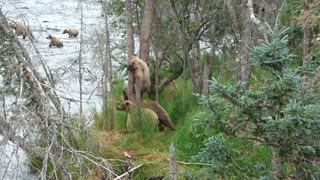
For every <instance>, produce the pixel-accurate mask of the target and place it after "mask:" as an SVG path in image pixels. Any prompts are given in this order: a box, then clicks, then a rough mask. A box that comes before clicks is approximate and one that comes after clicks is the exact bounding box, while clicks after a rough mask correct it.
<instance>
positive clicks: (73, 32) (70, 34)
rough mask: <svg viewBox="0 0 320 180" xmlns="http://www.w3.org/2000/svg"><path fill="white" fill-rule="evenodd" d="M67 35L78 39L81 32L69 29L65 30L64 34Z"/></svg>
mask: <svg viewBox="0 0 320 180" xmlns="http://www.w3.org/2000/svg"><path fill="white" fill-rule="evenodd" d="M66 33H68V34H69V38H72V37H77V36H78V34H79V31H78V30H77V29H76V28H69V29H65V30H64V31H63V33H62V34H66Z"/></svg>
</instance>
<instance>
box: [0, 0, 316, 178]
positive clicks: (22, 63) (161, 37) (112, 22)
mask: <svg viewBox="0 0 320 180" xmlns="http://www.w3.org/2000/svg"><path fill="white" fill-rule="evenodd" d="M57 3H59V2H57ZM78 3H79V12H80V15H81V17H80V19H81V21H80V22H81V26H80V31H81V30H82V29H81V28H82V27H83V26H82V25H83V23H84V22H83V18H82V15H83V14H82V9H83V7H84V6H85V5H86V3H88V2H86V1H84V0H80V1H78ZM94 3H97V4H99V5H100V6H101V17H103V20H104V21H103V22H104V23H103V25H104V26H103V28H101V29H100V31H99V32H101V33H97V34H96V37H97V38H92V39H94V40H95V43H94V44H95V47H96V49H97V53H96V55H97V56H98V59H99V61H100V63H101V66H100V67H101V70H102V72H103V75H102V76H101V77H100V78H99V81H101V87H100V88H101V92H102V95H103V98H102V99H103V108H102V110H101V111H100V110H98V109H97V110H96V112H94V113H93V116H92V118H89V117H90V115H89V114H85V113H84V109H83V106H82V104H83V99H82V98H83V97H82V94H83V93H82V92H83V90H82V88H83V87H84V86H83V85H82V84H83V82H84V79H83V78H82V77H83V76H82V75H83V73H84V72H85V70H86V69H85V68H83V67H84V64H85V63H84V62H87V61H89V60H90V59H88V57H86V56H83V53H84V51H85V49H86V48H85V47H86V46H87V45H88V44H89V43H88V41H84V39H83V37H84V36H83V35H82V34H80V37H78V38H79V44H80V47H79V53H78V56H77V57H76V59H77V60H76V61H75V63H76V64H77V67H78V72H77V73H78V77H79V78H78V79H79V89H80V90H79V91H80V93H79V100H78V104H79V113H78V115H76V116H74V115H70V114H69V113H68V112H66V110H65V109H64V107H63V105H62V104H61V101H60V99H61V98H63V97H61V96H59V95H58V94H57V93H56V88H55V81H57V80H56V79H55V77H53V76H52V73H51V72H50V67H48V66H47V65H46V64H45V63H44V62H41V61H40V65H41V66H42V67H43V69H44V72H45V73H44V77H42V74H39V72H37V70H36V68H35V67H34V65H33V64H34V62H33V59H32V58H31V57H30V56H29V52H28V50H27V49H26V47H25V44H23V43H21V41H24V40H22V38H20V37H17V36H16V35H15V34H14V32H13V31H12V29H11V28H10V27H9V22H10V21H12V19H8V18H6V16H5V14H3V13H2V12H1V14H0V20H1V22H0V34H1V36H0V38H1V41H0V52H1V55H0V58H1V64H0V66H1V71H0V75H1V77H2V84H1V95H2V100H1V102H2V104H3V106H2V109H1V111H2V112H1V118H0V134H1V135H2V136H3V140H2V141H3V142H4V143H9V142H12V143H14V144H16V145H17V147H19V148H21V149H22V150H23V151H24V152H26V154H27V156H28V159H27V160H26V163H27V164H28V167H30V168H31V169H32V173H33V174H34V175H35V176H37V177H38V178H41V179H51V178H54V179H61V178H63V179H74V178H83V177H87V178H92V179H95V178H106V179H114V178H119V179H120V178H121V177H122V175H123V176H127V177H129V178H132V179H156V178H160V179H163V178H168V177H170V179H215V178H217V179H251V178H264V179H290V178H292V179H319V178H320V168H319V167H320V164H319V163H320V162H319V158H320V146H319V144H320V142H319V141H320V139H319V138H318V137H319V135H320V119H319V114H320V113H319V112H320V104H319V98H320V96H319V89H318V88H319V83H318V80H319V75H320V74H319V67H318V66H319V52H320V51H319V47H320V41H319V39H320V36H319V23H320V9H319V7H320V2H318V1H312V0H269V1H264V0H239V1H231V0H202V1H199V0H177V1H174V0H166V1H155V0H144V1H143V0H126V1H120V0H110V1H97V2H94ZM110 17H117V18H110ZM110 27H113V28H118V29H122V30H125V32H124V34H123V37H122V39H123V41H121V43H120V44H118V43H114V42H112V41H111V40H110V32H109V30H110ZM27 40H28V41H30V42H32V43H31V45H30V44H29V45H30V46H33V47H36V46H34V44H35V43H36V41H34V40H32V39H31V38H30V39H27ZM115 49H116V50H115ZM115 51H122V52H126V55H125V56H121V57H116V56H115V55H114V53H115ZM37 53H38V54H41V52H40V51H39V52H37ZM134 54H137V55H139V57H140V58H141V59H143V60H144V61H146V62H147V63H149V64H150V69H151V72H152V73H151V82H152V83H151V91H150V93H149V94H147V95H145V96H144V97H143V99H144V100H146V99H152V100H155V101H158V102H159V103H160V104H161V105H162V106H163V107H164V108H165V109H166V110H167V112H168V113H169V116H170V118H171V120H172V121H173V123H174V124H175V125H176V131H170V130H168V129H166V130H165V131H163V132H155V131H151V130H150V129H151V128H149V127H148V126H147V125H146V126H141V128H139V129H137V130H136V131H135V132H132V133H125V132H124V131H125V128H126V127H125V123H126V115H127V114H126V113H124V112H120V111H116V110H115V107H116V105H117V104H118V103H120V102H121V101H122V100H121V96H122V91H123V90H124V89H125V88H126V81H127V80H128V81H129V84H130V80H131V79H130V75H129V78H128V76H127V73H126V72H127V71H126V68H127V65H128V60H129V59H130V58H131V56H132V55H134ZM128 89H130V87H128ZM7 97H14V99H15V101H14V103H13V104H12V105H11V106H10V107H8V105H7V104H6V101H5V100H6V98H7ZM64 99H65V98H64ZM69 101H74V99H69ZM170 145H172V146H171V154H170V153H169V146H170ZM173 147H174V148H173ZM174 149H175V153H174V152H173V150H174ZM124 152H125V153H124ZM124 154H129V155H130V156H131V158H128V156H124ZM126 172H130V173H127V174H126Z"/></svg>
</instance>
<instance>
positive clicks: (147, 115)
mask: <svg viewBox="0 0 320 180" xmlns="http://www.w3.org/2000/svg"><path fill="white" fill-rule="evenodd" d="M117 110H119V111H125V112H127V113H128V117H127V123H126V126H127V130H128V131H129V132H130V131H132V130H133V120H134V119H133V118H134V114H133V113H136V112H137V108H136V105H135V104H134V103H133V102H131V101H129V100H127V101H124V102H123V103H121V104H120V105H118V106H117ZM141 115H142V119H143V120H145V119H146V120H151V121H152V122H153V123H154V125H155V126H159V120H158V116H157V114H156V113H155V112H153V111H152V110H150V109H148V108H141Z"/></svg>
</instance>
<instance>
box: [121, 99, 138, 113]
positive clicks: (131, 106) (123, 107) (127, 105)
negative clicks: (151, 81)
mask: <svg viewBox="0 0 320 180" xmlns="http://www.w3.org/2000/svg"><path fill="white" fill-rule="evenodd" d="M134 108H135V105H134V104H133V102H131V101H129V100H127V101H124V102H123V103H121V104H119V105H118V106H117V110H119V111H125V112H131V110H133V109H134Z"/></svg>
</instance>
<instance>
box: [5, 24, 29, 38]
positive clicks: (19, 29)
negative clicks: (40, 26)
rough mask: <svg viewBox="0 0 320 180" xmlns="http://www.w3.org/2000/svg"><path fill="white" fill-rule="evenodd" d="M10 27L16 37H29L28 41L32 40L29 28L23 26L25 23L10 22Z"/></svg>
mask: <svg viewBox="0 0 320 180" xmlns="http://www.w3.org/2000/svg"><path fill="white" fill-rule="evenodd" d="M9 25H10V27H11V28H12V29H14V31H15V34H16V35H17V36H20V35H22V38H23V39H25V38H26V37H27V36H29V38H30V39H34V37H33V34H32V32H31V30H30V28H29V26H27V25H25V23H23V22H20V21H12V22H10V24H9Z"/></svg>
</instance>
